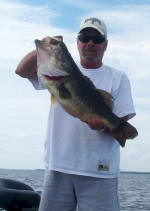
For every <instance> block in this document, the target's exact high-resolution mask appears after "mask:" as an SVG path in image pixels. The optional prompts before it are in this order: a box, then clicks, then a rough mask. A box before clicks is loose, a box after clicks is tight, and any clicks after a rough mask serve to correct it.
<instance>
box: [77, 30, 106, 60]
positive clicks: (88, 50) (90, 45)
mask: <svg viewBox="0 0 150 211" xmlns="http://www.w3.org/2000/svg"><path fill="white" fill-rule="evenodd" d="M82 33H83V34H85V35H87V36H92V37H93V36H101V35H100V34H99V32H98V31H97V30H95V29H93V28H87V29H84V30H83V32H82ZM77 45H78V50H79V54H80V59H81V63H82V61H83V62H84V63H85V62H88V63H90V62H92V63H93V62H101V61H102V58H103V55H104V52H105V50H106V48H107V41H105V40H104V41H103V42H102V43H100V44H95V43H94V42H93V40H89V41H88V42H87V43H85V42H83V41H80V39H78V41H77Z"/></svg>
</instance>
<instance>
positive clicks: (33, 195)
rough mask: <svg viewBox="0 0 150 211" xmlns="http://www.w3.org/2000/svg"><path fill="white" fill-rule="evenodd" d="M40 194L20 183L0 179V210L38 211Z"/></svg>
mask: <svg viewBox="0 0 150 211" xmlns="http://www.w3.org/2000/svg"><path fill="white" fill-rule="evenodd" d="M40 199H41V194H40V192H37V191H35V190H34V189H33V188H32V187H30V186H29V185H27V184H25V183H22V182H20V181H16V180H11V179H4V178H0V210H5V211H38V208H39V204H40Z"/></svg>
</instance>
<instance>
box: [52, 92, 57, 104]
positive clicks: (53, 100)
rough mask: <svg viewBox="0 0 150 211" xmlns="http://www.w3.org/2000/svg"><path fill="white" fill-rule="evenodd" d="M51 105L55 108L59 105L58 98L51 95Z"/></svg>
mask: <svg viewBox="0 0 150 211" xmlns="http://www.w3.org/2000/svg"><path fill="white" fill-rule="evenodd" d="M51 103H52V105H53V106H55V105H56V103H57V100H56V97H55V96H54V95H53V94H51Z"/></svg>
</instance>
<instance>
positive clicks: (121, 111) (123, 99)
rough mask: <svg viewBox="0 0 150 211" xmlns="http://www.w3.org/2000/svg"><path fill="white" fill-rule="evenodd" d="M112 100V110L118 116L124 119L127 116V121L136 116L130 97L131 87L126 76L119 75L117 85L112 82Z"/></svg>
mask: <svg viewBox="0 0 150 211" xmlns="http://www.w3.org/2000/svg"><path fill="white" fill-rule="evenodd" d="M114 82H115V83H114V89H113V93H112V95H113V98H114V108H113V112H114V113H115V114H116V115H117V116H119V117H124V116H127V115H128V119H131V118H132V117H134V116H135V115H136V113H135V108H134V104H133V99H132V95H131V85H130V81H129V79H128V77H127V76H126V74H124V73H123V74H121V76H120V80H119V83H117V82H116V81H114Z"/></svg>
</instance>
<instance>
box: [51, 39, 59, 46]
mask: <svg viewBox="0 0 150 211" xmlns="http://www.w3.org/2000/svg"><path fill="white" fill-rule="evenodd" d="M50 43H51V44H52V45H58V44H59V43H60V41H59V40H56V39H55V38H52V39H51V40H50Z"/></svg>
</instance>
